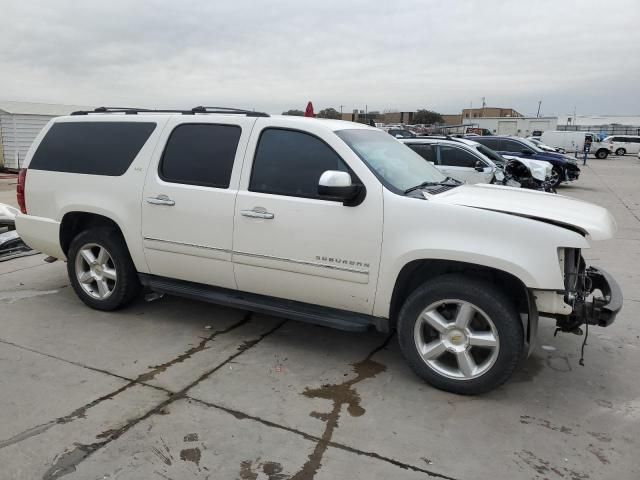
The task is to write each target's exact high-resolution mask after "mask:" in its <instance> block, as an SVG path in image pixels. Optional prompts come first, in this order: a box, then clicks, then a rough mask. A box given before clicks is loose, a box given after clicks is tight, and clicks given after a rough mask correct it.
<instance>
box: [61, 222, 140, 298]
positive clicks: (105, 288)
mask: <svg viewBox="0 0 640 480" xmlns="http://www.w3.org/2000/svg"><path fill="white" fill-rule="evenodd" d="M67 273H68V274H69V280H70V281H71V285H72V286H73V289H74V290H75V292H76V295H78V297H80V299H81V300H82V301H83V302H84V303H85V304H87V305H88V306H89V307H91V308H95V309H97V310H116V309H118V308H121V307H124V306H125V305H127V304H128V303H130V302H131V301H132V300H133V299H134V298H135V297H136V296H137V295H138V293H139V292H140V282H139V281H138V275H137V273H136V269H135V267H134V265H133V262H132V261H131V257H130V256H129V251H128V250H127V247H126V244H125V242H124V240H123V239H122V236H121V235H120V233H119V232H117V231H115V230H114V229H112V228H108V227H100V228H94V229H91V230H85V231H84V232H81V233H79V234H78V235H77V236H76V237H75V238H74V239H73V240H72V241H71V245H70V246H69V251H68V252H67Z"/></svg>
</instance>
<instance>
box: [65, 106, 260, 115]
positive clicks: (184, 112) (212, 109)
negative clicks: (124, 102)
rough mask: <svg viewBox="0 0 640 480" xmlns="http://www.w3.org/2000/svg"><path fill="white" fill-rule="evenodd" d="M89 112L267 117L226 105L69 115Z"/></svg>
mask: <svg viewBox="0 0 640 480" xmlns="http://www.w3.org/2000/svg"><path fill="white" fill-rule="evenodd" d="M91 113H124V114H125V115H137V114H138V113H180V114H182V115H195V114H196V113H226V114H230V113H234V114H242V115H246V116H247V117H268V116H269V114H268V113H264V112H254V111H252V110H242V109H240V108H227V107H194V108H192V109H191V110H180V109H166V108H158V109H154V108H137V107H98V108H96V109H94V110H78V111H76V112H71V115H89V114H91Z"/></svg>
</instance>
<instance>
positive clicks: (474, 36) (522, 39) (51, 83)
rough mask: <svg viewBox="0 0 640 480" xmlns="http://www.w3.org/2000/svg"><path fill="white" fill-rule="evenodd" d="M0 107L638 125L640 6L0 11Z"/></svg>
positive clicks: (555, 3) (112, 1)
mask: <svg viewBox="0 0 640 480" xmlns="http://www.w3.org/2000/svg"><path fill="white" fill-rule="evenodd" d="M0 12H1V13H0V15H1V18H2V22H1V26H0V99H3V100H22V101H37V102H49V103H69V104H80V105H94V106H95V105H116V106H125V105H126V106H130V105H131V106H134V105H135V106H146V107H151V106H181V107H182V106H184V107H191V106H195V105H201V104H206V105H224V106H235V107H245V108H247V107H248V108H255V109H258V110H266V111H268V112H271V113H280V112H282V111H283V110H288V109H289V108H299V109H304V107H305V105H306V102H307V101H308V100H312V101H313V103H314V106H315V108H316V111H318V110H319V109H321V108H324V107H335V108H336V109H339V108H340V105H343V106H344V107H343V108H344V111H350V110H352V109H354V108H362V109H364V107H365V104H366V105H368V108H369V110H385V109H400V110H415V109H417V108H429V109H433V110H436V111H439V112H441V113H459V112H460V110H461V109H462V108H465V107H468V106H469V105H471V103H473V106H474V107H478V106H481V102H482V97H485V98H486V103H487V106H499V107H513V108H515V109H516V110H518V111H520V112H522V113H534V114H535V112H536V109H537V106H538V100H542V111H541V113H542V114H564V113H569V112H573V109H574V106H575V107H576V109H577V112H578V114H587V113H601V114H639V115H640V53H639V51H638V48H639V47H640V1H639V0H628V1H624V0H608V1H569V0H562V1H559V0H548V1H539V0H538V1H523V0H504V1H494V0H482V1H462V0H459V1H452V0H449V1H427V0H424V1H411V0H403V1H402V2H394V1H390V0H384V1H373V0H366V1H365V0H362V1H348V0H338V1H333V0H322V1H317V2H315V1H303V0H268V1H258V0H255V1H244V0H217V1H207V0H200V1H195V0H192V1H183V0H156V1H135V2H134V1H128V0H125V1H120V0H108V1H105V0H101V1H93V0H83V1H69V0H55V1H51V0H40V1H30V0H18V1H14V0H9V1H7V0H3V1H2V5H1V8H0Z"/></svg>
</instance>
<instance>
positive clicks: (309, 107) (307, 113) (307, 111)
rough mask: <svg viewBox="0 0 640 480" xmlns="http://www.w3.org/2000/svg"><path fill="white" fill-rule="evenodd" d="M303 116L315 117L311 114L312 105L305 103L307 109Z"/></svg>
mask: <svg viewBox="0 0 640 480" xmlns="http://www.w3.org/2000/svg"><path fill="white" fill-rule="evenodd" d="M304 116H305V117H312V118H313V117H315V115H314V114H313V103H311V102H309V103H307V109H306V110H305V111H304Z"/></svg>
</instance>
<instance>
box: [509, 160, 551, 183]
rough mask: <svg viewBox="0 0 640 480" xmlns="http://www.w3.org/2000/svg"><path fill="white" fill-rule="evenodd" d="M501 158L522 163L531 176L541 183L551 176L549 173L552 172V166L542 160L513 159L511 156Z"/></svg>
mask: <svg viewBox="0 0 640 480" xmlns="http://www.w3.org/2000/svg"><path fill="white" fill-rule="evenodd" d="M503 157H504V158H506V159H507V160H515V161H517V162H520V163H522V164H523V165H524V166H525V167H527V168H528V169H529V171H530V172H531V176H532V177H533V178H535V179H536V180H540V181H541V182H544V181H545V180H546V179H547V178H549V177H550V176H551V171H552V170H553V165H551V164H550V163H549V162H544V161H542V160H531V159H529V158H523V157H514V156H511V155H503Z"/></svg>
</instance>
